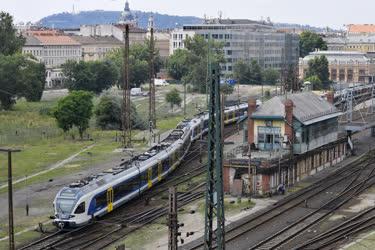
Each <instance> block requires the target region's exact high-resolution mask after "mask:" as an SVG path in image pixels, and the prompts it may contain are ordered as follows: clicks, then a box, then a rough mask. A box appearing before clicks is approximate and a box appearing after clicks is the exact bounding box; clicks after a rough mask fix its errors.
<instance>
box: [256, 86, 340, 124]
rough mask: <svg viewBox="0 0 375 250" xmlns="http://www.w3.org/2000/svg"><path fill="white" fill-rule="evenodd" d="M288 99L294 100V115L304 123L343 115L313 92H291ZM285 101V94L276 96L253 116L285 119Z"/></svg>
mask: <svg viewBox="0 0 375 250" xmlns="http://www.w3.org/2000/svg"><path fill="white" fill-rule="evenodd" d="M288 99H289V100H291V101H293V117H294V118H295V119H297V120H298V121H300V122H301V123H303V124H304V125H310V124H313V123H316V122H319V121H323V120H327V119H330V118H334V117H337V116H339V115H341V112H340V111H339V110H337V109H336V107H335V106H333V105H332V104H330V103H329V102H327V101H326V100H325V99H323V98H321V97H320V96H318V95H316V94H314V93H312V92H302V93H296V94H291V95H288ZM285 101H286V99H285V97H284V96H275V97H273V98H272V99H270V100H269V101H267V102H265V103H264V104H263V105H262V106H261V107H259V108H258V110H257V111H256V112H254V113H253V114H252V116H251V117H252V118H255V119H266V118H269V119H284V118H285V106H284V104H285Z"/></svg>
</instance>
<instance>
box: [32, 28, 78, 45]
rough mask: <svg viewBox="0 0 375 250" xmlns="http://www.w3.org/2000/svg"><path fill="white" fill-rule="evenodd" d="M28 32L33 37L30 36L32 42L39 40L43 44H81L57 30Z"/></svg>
mask: <svg viewBox="0 0 375 250" xmlns="http://www.w3.org/2000/svg"><path fill="white" fill-rule="evenodd" d="M27 34H28V35H29V36H31V37H33V38H29V39H30V42H33V43H36V40H38V41H39V42H40V44H41V45H80V43H79V42H77V41H75V40H73V39H72V38H71V37H69V36H67V35H64V34H61V33H58V32H56V31H33V32H28V33H27ZM35 39H36V40H35Z"/></svg>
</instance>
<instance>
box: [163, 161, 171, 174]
mask: <svg viewBox="0 0 375 250" xmlns="http://www.w3.org/2000/svg"><path fill="white" fill-rule="evenodd" d="M162 164H163V171H164V172H165V171H168V169H169V166H170V165H169V159H168V158H166V159H164V160H163V162H162Z"/></svg>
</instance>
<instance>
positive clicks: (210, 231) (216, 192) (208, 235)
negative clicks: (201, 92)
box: [204, 64, 225, 249]
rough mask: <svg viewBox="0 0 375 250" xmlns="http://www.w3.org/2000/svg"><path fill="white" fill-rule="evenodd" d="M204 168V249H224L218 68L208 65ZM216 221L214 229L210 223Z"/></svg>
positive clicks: (217, 66)
mask: <svg viewBox="0 0 375 250" xmlns="http://www.w3.org/2000/svg"><path fill="white" fill-rule="evenodd" d="M209 94H210V98H209V130H208V164H207V183H206V207H205V233H204V241H205V242H204V246H205V249H212V248H213V247H214V246H216V247H217V248H218V249H225V228H224V226H225V217H224V190H223V168H222V157H223V149H222V145H223V144H222V129H221V127H222V123H221V110H220V109H221V104H220V102H221V100H220V99H221V98H220V72H219V65H218V64H215V65H212V69H211V72H210V85H209ZM215 217H216V221H217V228H216V230H214V227H213V221H214V219H215Z"/></svg>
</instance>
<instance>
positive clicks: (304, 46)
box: [299, 31, 328, 57]
mask: <svg viewBox="0 0 375 250" xmlns="http://www.w3.org/2000/svg"><path fill="white" fill-rule="evenodd" d="M299 47H300V49H299V51H300V57H305V56H307V55H308V54H309V53H310V52H312V51H314V50H315V49H319V50H327V49H328V47H327V43H326V42H325V41H324V40H323V38H321V37H320V36H319V35H318V34H316V33H314V32H311V31H304V32H302V33H301V35H300V39H299Z"/></svg>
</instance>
